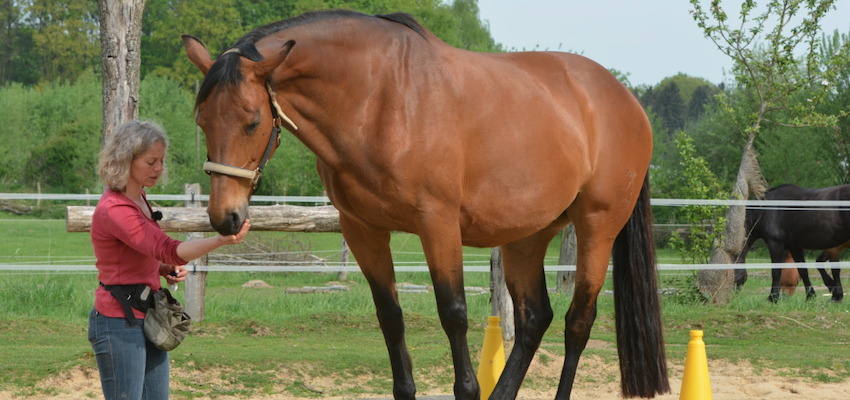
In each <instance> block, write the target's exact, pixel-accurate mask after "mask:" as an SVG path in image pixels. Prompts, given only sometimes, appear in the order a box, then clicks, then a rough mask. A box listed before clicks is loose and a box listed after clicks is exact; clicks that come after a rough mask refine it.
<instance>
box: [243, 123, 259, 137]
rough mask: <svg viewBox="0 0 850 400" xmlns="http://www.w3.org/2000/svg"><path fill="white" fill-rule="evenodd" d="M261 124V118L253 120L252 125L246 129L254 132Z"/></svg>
mask: <svg viewBox="0 0 850 400" xmlns="http://www.w3.org/2000/svg"><path fill="white" fill-rule="evenodd" d="M259 125H260V120H256V121H254V122H252V123H251V124H250V125H248V128H247V129H246V130H245V131H246V132H248V133H249V134H251V133H254V131H255V130H256V129H257V126H259Z"/></svg>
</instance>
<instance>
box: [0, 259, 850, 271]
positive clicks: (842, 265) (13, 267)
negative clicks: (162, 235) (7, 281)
mask: <svg viewBox="0 0 850 400" xmlns="http://www.w3.org/2000/svg"><path fill="white" fill-rule="evenodd" d="M792 267H797V268H826V269H835V268H838V269H850V261H841V262H834V263H833V262H830V263H813V262H807V263H795V264H789V265H785V266H783V265H777V264H771V263H748V264H658V270H660V271H688V270H703V269H739V268H743V269H774V268H792ZM186 269H187V270H189V272H193V271H195V272H204V271H206V272H340V271H345V272H359V271H360V267H358V266H357V265H346V266H343V265H334V264H329V265H309V264H304V265H199V266H193V265H192V264H189V265H187V266H186ZM543 269H544V270H545V271H546V272H558V271H575V270H576V266H575V265H546V266H544V267H543ZM463 270H464V272H490V266H488V265H467V266H464V267H463ZM608 270H609V271H610V270H611V266H610V265H609V266H608ZM0 271H63V272H64V271H90V272H96V271H97V269H96V268H95V267H94V265H30V264H0ZM395 271H396V272H428V266H427V265H415V266H396V267H395Z"/></svg>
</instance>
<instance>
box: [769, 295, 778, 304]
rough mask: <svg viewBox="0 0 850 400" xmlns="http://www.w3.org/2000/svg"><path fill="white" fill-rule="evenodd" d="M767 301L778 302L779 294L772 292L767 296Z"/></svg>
mask: <svg viewBox="0 0 850 400" xmlns="http://www.w3.org/2000/svg"><path fill="white" fill-rule="evenodd" d="M767 301H769V302H771V303H774V304H776V303H777V302H778V301H779V295H775V294H771V295H770V296H767Z"/></svg>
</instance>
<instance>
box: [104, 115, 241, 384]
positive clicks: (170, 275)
mask: <svg viewBox="0 0 850 400" xmlns="http://www.w3.org/2000/svg"><path fill="white" fill-rule="evenodd" d="M167 147H168V139H167V137H166V135H165V132H164V131H163V130H162V128H160V127H159V126H157V125H156V124H153V123H151V122H141V121H129V122H126V123H124V124H121V125H120V126H119V127H118V128H117V129H116V130H115V132H114V133H113V134H112V136H111V137H109V138H108V141H107V143H106V145H105V146H104V148H103V150H102V151H101V154H100V163H99V164H98V166H97V169H98V173H99V174H100V177H101V179H102V180H103V183H104V184H105V185H106V186H107V189H106V190H105V191H104V193H103V195H102V196H101V198H100V201H99V202H98V204H97V207H96V208H95V212H94V215H93V216H92V227H91V238H92V244H93V245H94V254H95V257H96V258H97V261H96V265H97V269H98V279H99V280H100V285H99V286H98V288H97V290H96V291H95V303H94V309H93V310H92V311H91V313H90V315H89V335H88V336H89V341H90V342H91V344H92V349H93V350H94V354H95V358H96V359H97V367H98V370H99V371H100V380H101V386H102V388H103V394H104V397H105V398H106V400H112V399H118V398H121V399H131V400H139V399H157V400H158V399H167V398H168V384H169V368H168V352H166V351H162V350H160V349H158V348H157V347H156V346H154V345H153V344H152V343H151V342H149V341H148V340H147V339H146V338H145V334H144V332H143V329H142V326H143V324H144V318H145V312H144V307H141V308H142V310H139V309H136V308H132V309H130V310H132V315H127V313H125V310H124V309H123V308H122V305H121V304H120V303H119V302H118V300H117V299H116V295H113V293H110V291H109V290H108V288H109V289H112V290H113V291H114V288H116V287H121V288H128V287H136V288H139V289H142V288H144V286H147V287H149V288H150V290H151V291H157V290H160V288H161V284H160V276H162V277H164V278H165V280H166V281H167V282H168V284H169V285H174V284H176V283H177V282H182V281H184V280H185V279H186V274H187V271H186V268H184V267H183V265H185V264H186V263H187V261H186V260H194V259H197V258H200V257H201V256H203V255H205V254H207V253H209V252H211V251H213V250H215V249H217V248H219V247H221V246H224V245H228V244H237V243H241V242H242V240H243V239H244V238H245V234H247V233H248V229H249V228H250V223H249V222H248V221H247V220H246V221H245V224H244V225H243V226H242V229H241V230H240V231H239V233H238V234H236V235H232V236H220V235H219V236H215V237H210V238H206V239H202V240H194V241H191V242H181V241H179V240H174V239H172V238H170V237H169V236H168V235H166V234H165V233H164V232H163V231H162V229H160V227H159V224H158V223H157V222H156V221H157V220H158V219H159V218H161V214H159V212H156V213H155V212H153V210H152V209H151V207H150V205H149V204H148V202H147V200H146V197H145V190H144V188H145V187H153V186H154V185H155V184H156V183H157V181H159V180H160V178H162V177H163V175H164V173H165V165H164V164H165V152H166V149H167ZM158 214H159V215H158ZM157 217H159V218H157ZM139 284H142V285H144V286H124V285H139ZM128 295H130V294H129V293H128ZM138 297H143V296H138ZM133 300H136V299H135V298H134V299H133ZM131 303H132V301H131ZM128 308H129V307H128Z"/></svg>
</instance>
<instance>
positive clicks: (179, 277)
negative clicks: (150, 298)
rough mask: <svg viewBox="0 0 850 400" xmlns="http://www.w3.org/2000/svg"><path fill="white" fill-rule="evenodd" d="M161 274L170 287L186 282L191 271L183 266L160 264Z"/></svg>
mask: <svg viewBox="0 0 850 400" xmlns="http://www.w3.org/2000/svg"><path fill="white" fill-rule="evenodd" d="M159 274H160V275H162V276H163V277H165V281H166V282H168V285H169V286H170V285H174V284H175V283H177V282H183V281H185V280H186V275H188V274H189V271H187V270H186V267H184V266H182V265H172V264H160V266H159Z"/></svg>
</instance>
